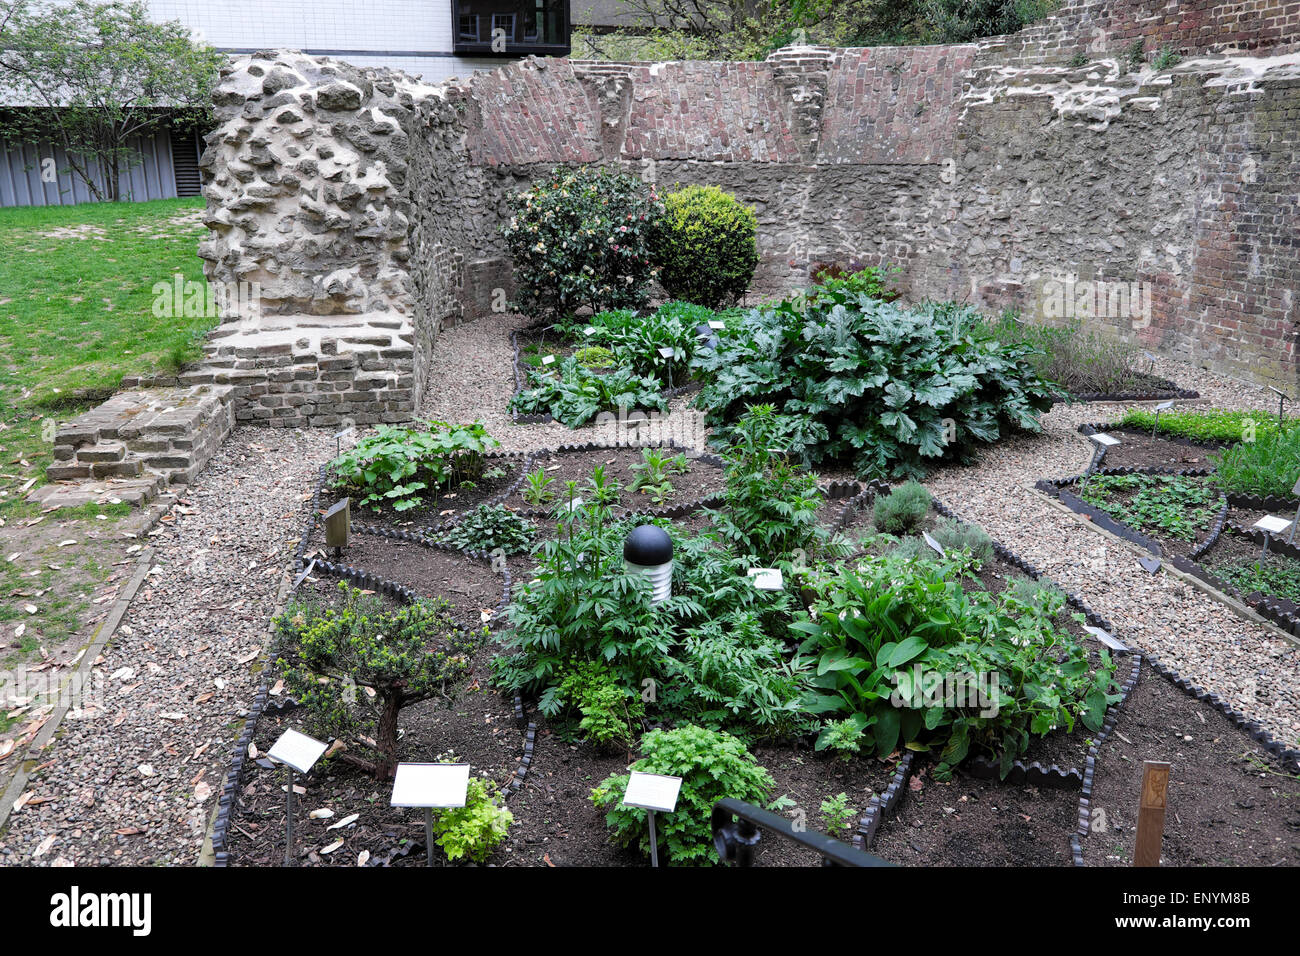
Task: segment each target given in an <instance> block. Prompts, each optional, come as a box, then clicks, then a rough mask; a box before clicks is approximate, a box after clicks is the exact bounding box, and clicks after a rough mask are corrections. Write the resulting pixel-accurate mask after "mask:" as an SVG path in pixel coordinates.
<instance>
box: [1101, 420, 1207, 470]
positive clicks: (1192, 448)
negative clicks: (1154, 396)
mask: <svg viewBox="0 0 1300 956" xmlns="http://www.w3.org/2000/svg"><path fill="white" fill-rule="evenodd" d="M1106 433H1107V434H1109V435H1113V436H1114V437H1115V438H1118V439H1119V440H1120V444H1118V445H1112V446H1110V447H1109V448H1107V449H1106V457H1105V458H1104V459H1102V463H1101V464H1102V467H1103V468H1163V469H1175V470H1181V469H1186V468H1212V467H1214V461H1213V460H1212V459H1211V457H1210V456H1211V455H1216V454H1217V453H1218V452H1219V451H1220V450H1221V449H1222V445H1218V444H1214V445H1202V444H1196V443H1192V442H1188V441H1179V440H1176V439H1171V438H1164V437H1161V436H1157V437H1155V438H1152V437H1151V433H1150V432H1148V431H1142V430H1140V429H1135V428H1110V429H1107V430H1106Z"/></svg>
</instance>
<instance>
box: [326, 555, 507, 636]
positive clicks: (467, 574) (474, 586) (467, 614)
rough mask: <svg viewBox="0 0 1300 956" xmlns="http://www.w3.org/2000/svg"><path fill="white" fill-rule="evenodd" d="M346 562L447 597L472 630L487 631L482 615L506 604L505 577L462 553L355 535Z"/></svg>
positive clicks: (422, 591)
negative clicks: (504, 597)
mask: <svg viewBox="0 0 1300 956" xmlns="http://www.w3.org/2000/svg"><path fill="white" fill-rule="evenodd" d="M319 548H320V550H321V551H322V552H325V557H326V559H327V560H330V561H333V552H332V549H331V550H328V551H327V550H326V549H325V548H324V547H323V546H319ZM308 553H309V554H310V553H311V552H310V551H309V552H308ZM342 563H343V564H345V565H349V566H351V567H354V568H357V569H358V570H361V571H366V572H369V573H371V574H375V575H378V576H379V577H381V578H384V579H386V580H389V581H395V582H396V583H398V584H401V585H404V586H405V587H408V588H410V589H412V590H413V591H415V592H416V593H417V594H419V595H421V596H422V597H429V598H433V597H440V598H443V599H445V600H446V601H447V602H448V603H449V604H450V605H451V607H452V616H453V617H454V618H455V619H456V621H457V622H458V623H460V624H461V625H462V626H463V627H465V628H466V629H469V630H476V629H478V628H480V627H482V626H483V623H484V619H483V616H482V612H484V611H495V610H496V608H497V607H498V606H499V605H500V604H501V597H502V588H503V585H504V580H503V579H502V576H501V575H500V574H499V573H498V572H496V571H493V570H492V566H491V563H490V562H489V561H486V560H475V559H472V558H469V557H468V556H466V555H464V554H462V553H460V552H458V551H444V550H442V549H440V548H430V547H426V546H424V545H421V544H416V543H414V542H409V541H399V540H396V539H394V538H386V537H383V536H381V535H371V534H354V535H353V536H352V543H351V544H350V545H348V547H347V548H345V549H344V550H343V560H342Z"/></svg>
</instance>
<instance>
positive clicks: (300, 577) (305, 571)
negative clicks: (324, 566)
mask: <svg viewBox="0 0 1300 956" xmlns="http://www.w3.org/2000/svg"><path fill="white" fill-rule="evenodd" d="M315 567H316V559H315V558H312V559H311V563H310V564H308V565H307V567H305V568H303V569H302V574H300V575H298V576H297V577H296V578H294V580H293V587H292V588H290V590H292V591H296V590H298V585H300V584H302V582H303V581H306V580H307V575H309V574H311V572H312V570H313V569H314V568H315Z"/></svg>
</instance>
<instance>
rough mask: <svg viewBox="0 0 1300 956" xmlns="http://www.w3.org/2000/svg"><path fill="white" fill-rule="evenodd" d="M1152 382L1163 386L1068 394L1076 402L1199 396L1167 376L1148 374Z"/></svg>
mask: <svg viewBox="0 0 1300 956" xmlns="http://www.w3.org/2000/svg"><path fill="white" fill-rule="evenodd" d="M1149 378H1150V379H1151V381H1152V383H1153V384H1155V385H1162V386H1164V388H1159V389H1155V390H1152V391H1147V392H1079V393H1078V394H1076V395H1071V396H1070V401H1072V402H1077V403H1088V402H1154V401H1160V400H1161V399H1170V398H1200V397H1201V393H1200V392H1197V391H1193V390H1190V389H1186V388H1179V387H1178V385H1177V383H1175V382H1171V381H1169V379H1167V378H1158V377H1157V376H1154V375H1152V376H1149Z"/></svg>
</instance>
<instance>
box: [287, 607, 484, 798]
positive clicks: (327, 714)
mask: <svg viewBox="0 0 1300 956" xmlns="http://www.w3.org/2000/svg"><path fill="white" fill-rule="evenodd" d="M339 588H340V590H341V591H343V592H344V594H345V596H346V601H345V604H344V606H343V607H342V608H341V609H337V608H326V607H322V606H320V605H317V604H313V603H310V602H308V603H299V602H294V603H291V604H290V605H289V606H288V607H287V608H286V609H285V611H284V613H283V614H281V615H280V616H279V617H277V618H276V619H275V622H274V624H275V627H276V632H277V634H278V639H279V642H280V651H281V657H280V668H281V676H282V677H283V678H284V682H285V686H286V687H287V688H288V690H289V693H291V694H292V695H293V697H294V699H295V700H297V701H299V702H300V703H301V704H303V705H304V706H305V707H306V708H307V710H308V712H309V714H311V716H312V719H313V720H314V721H315V723H316V725H317V726H320V727H322V728H325V729H327V730H329V731H330V732H332V733H336V734H340V735H341V734H342V733H345V732H350V731H354V730H356V729H358V728H359V727H362V726H366V727H368V726H369V723H368V721H372V722H373V724H374V741H375V750H376V751H377V752H378V757H377V759H375V760H373V761H371V760H365V759H363V758H360V757H356V756H354V755H353V754H351V753H349V752H347V751H345V752H344V757H343V759H345V760H349V761H351V762H352V763H355V764H357V765H358V766H360V767H362V768H364V769H366V770H368V771H369V772H371V773H373V774H374V775H375V777H376V779H379V780H383V779H386V778H388V777H391V776H392V773H393V769H394V767H396V765H397V729H398V728H397V722H398V716H399V715H400V713H401V711H402V709H403V708H405V707H408V706H410V705H411V704H415V703H419V702H420V701H424V700H428V699H430V698H431V697H434V696H436V695H439V694H441V693H443V692H444V691H445V690H446V688H447V686H448V685H449V684H451V683H453V682H455V681H457V680H460V679H462V678H463V677H464V676H465V675H466V674H467V673H468V672H469V654H470V653H471V652H472V650H473V649H474V646H475V644H476V642H477V640H478V639H479V636H480V635H473V636H472V635H468V634H466V633H464V632H463V631H461V629H460V628H459V627H458V626H457V625H456V623H455V621H454V620H453V619H452V617H451V614H450V612H449V606H448V604H447V602H446V601H443V600H440V599H439V600H427V601H417V602H416V603H414V604H410V605H407V606H405V607H402V608H399V609H397V610H388V609H386V608H385V607H384V605H383V604H382V603H381V602H380V601H379V600H378V599H377V598H374V597H372V596H368V595H364V594H362V592H361V591H359V590H357V589H355V588H351V587H349V586H348V585H347V584H346V582H340V583H339ZM359 687H360V688H363V689H365V688H368V689H369V690H370V691H372V692H373V694H371V693H358V692H357V688H359Z"/></svg>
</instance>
